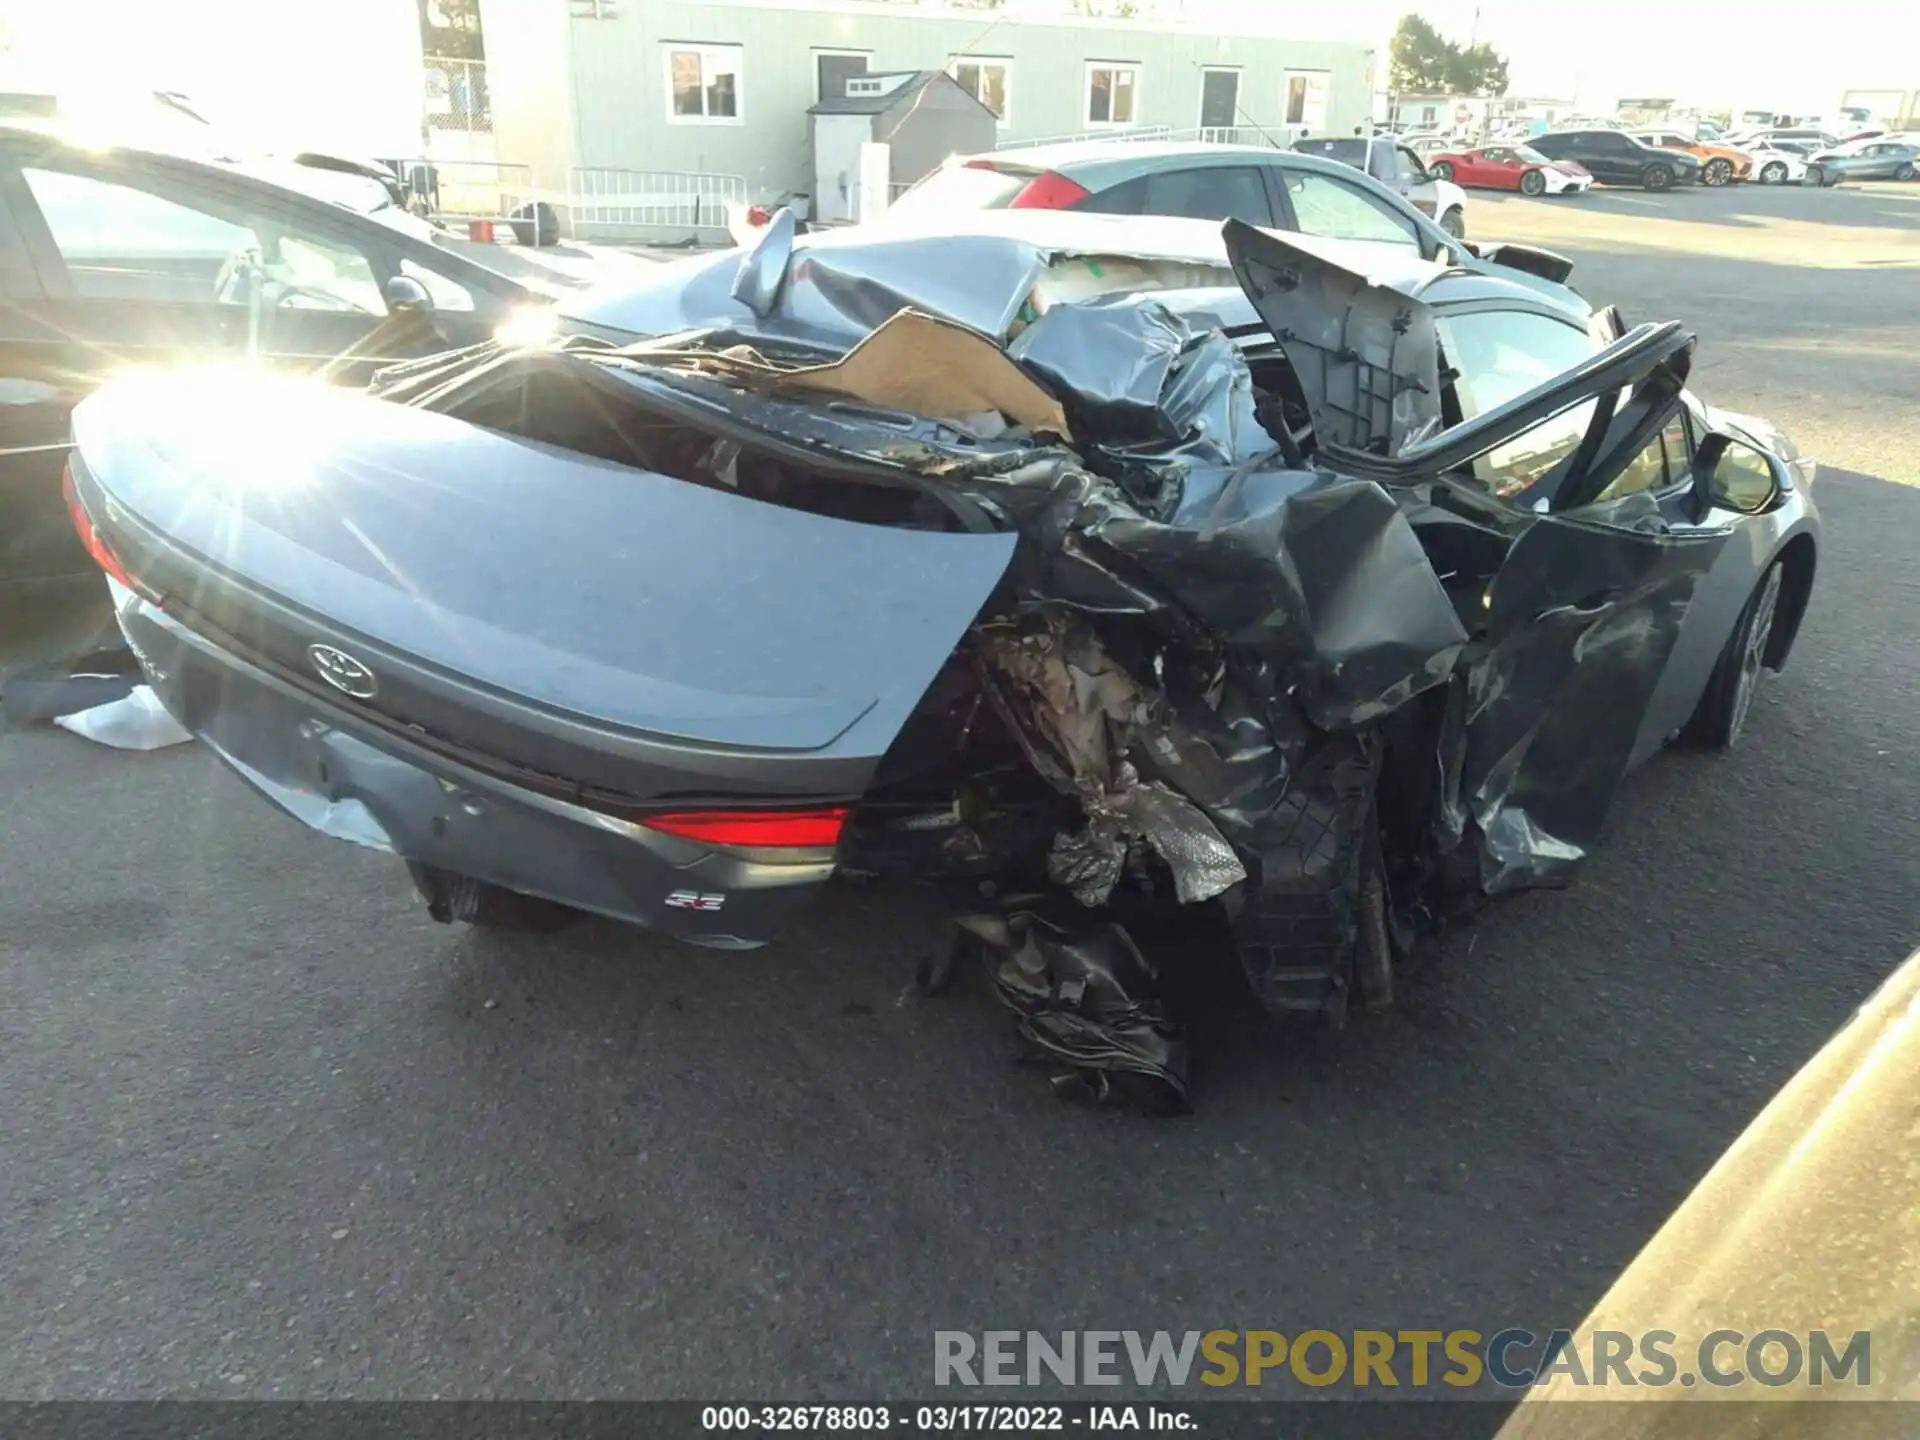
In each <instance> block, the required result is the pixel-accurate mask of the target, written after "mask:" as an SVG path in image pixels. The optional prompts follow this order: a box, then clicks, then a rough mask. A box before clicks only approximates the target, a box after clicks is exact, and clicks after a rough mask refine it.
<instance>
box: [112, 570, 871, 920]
mask: <svg viewBox="0 0 1920 1440" xmlns="http://www.w3.org/2000/svg"><path fill="white" fill-rule="evenodd" d="M119 614H120V623H121V627H122V629H123V631H124V632H125V634H126V637H127V640H128V643H129V644H130V645H131V646H132V647H133V649H134V651H135V653H136V654H137V655H138V656H139V657H140V661H141V665H142V668H143V670H144V671H145V673H146V676H147V680H148V683H149V684H151V685H152V686H153V688H154V691H155V693H156V694H157V695H158V696H159V698H160V700H161V702H162V703H163V704H164V705H165V706H166V707H167V709H168V711H169V712H170V713H172V714H173V715H174V716H175V717H176V718H177V719H179V720H180V722H181V723H182V724H184V725H185V726H186V727H187V728H188V729H189V730H191V731H192V732H193V733H194V734H195V735H196V736H197V737H198V738H199V739H200V740H201V741H202V742H203V743H205V744H206V745H207V747H208V748H209V749H211V750H212V751H213V752H214V753H215V754H216V755H217V756H219V758H220V759H221V760H222V761H223V762H225V763H226V764H227V765H228V766H229V767H230V768H232V769H233V771H234V772H235V773H236V774H237V775H239V776H240V778H241V779H243V780H245V781H246V782H247V783H248V784H249V785H251V786H252V787H253V788H254V789H255V790H256V791H258V792H259V793H260V794H261V795H263V796H265V797H266V798H267V799H268V800H269V801H271V802H272V803H273V804H274V805H275V806H276V807H278V808H279V809H280V810H282V811H284V812H285V813H287V814H288V815H290V816H292V817H293V818H294V819H296V820H298V821H300V822H301V823H302V824H304V825H306V826H308V827H309V828H311V829H314V830H317V831H319V832H320V833H321V834H323V835H328V836H331V837H332V838H334V839H337V840H345V841H347V842H348V843H350V844H355V845H361V846H365V847H367V848H369V849H374V850H382V851H386V852H389V853H391V854H395V855H399V856H402V857H404V858H406V859H408V860H412V861H417V862H419V863H421V864H425V865H432V866H436V867H438V868H441V869H444V870H448V871H452V872H454V873H457V874H461V875H470V876H472V877H474V878H475V879H478V880H485V881H489V882H491V883H494V884H498V885H504V886H508V887H510V888H512V889H515V890H517V891H519V892H520V893H522V894H527V895H536V896H540V897H542V898H544V899H549V900H555V901H558V902H560V903H562V904H566V905H572V906H575V907H577V908H579V909H582V910H588V911H591V912H593V913H595V914H599V915H605V916H607V917H609V918H611V919H616V920H625V921H630V922H632V923H635V924H640V925H646V926H649V927H651V928H654V929H658V930H662V931H665V932H666V933H667V934H670V935H674V936H677V937H678V938H680V939H683V940H687V941H690V942H692V943H694V944H699V945H706V946H709V947H712V948H716V949H729V950H731V949H745V948H749V947H751V946H754V945H758V944H761V943H764V940H765V937H766V936H768V935H770V934H773V933H774V932H775V931H777V930H778V929H779V928H780V927H781V926H782V925H783V924H785V923H786V921H787V920H788V919H789V918H790V917H791V916H792V914H793V912H794V911H795V910H796V909H797V908H798V907H799V906H801V905H802V904H804V903H805V902H806V901H807V900H808V899H810V898H811V897H812V895H813V894H814V893H815V891H816V890H817V889H818V887H819V886H820V885H821V884H823V883H825V881H826V880H827V879H828V877H829V876H830V875H831V874H832V872H833V857H832V856H831V854H827V855H819V854H806V855H800V856H793V855H789V856H784V857H769V856H755V855H747V854H741V853H739V852H728V851H724V850H715V849H712V848H710V847H707V846H703V845H697V844H693V843H691V842H688V841H685V840H682V839H679V838H677V837H675V836H672V835H666V834H662V833H660V832H659V831H656V830H649V829H647V828H646V827H645V826H642V825H637V824H634V823H632V822H631V821H628V820H622V819H620V818H618V817H616V816H613V815H609V814H606V813H605V812H604V811H601V810H596V809H592V808H589V807H587V806H584V805H580V804H577V803H573V802H571V801H568V800H566V799H564V798H561V797H555V796H551V795H543V794H541V793H539V792H537V791H535V790H533V789H531V788H529V787H527V786H526V785H522V784H515V783H512V782H511V781H508V780H503V779H502V778H500V777H499V776H497V775H492V774H488V773H486V772H485V771H483V770H479V769H476V768H474V767H472V766H469V765H464V764H461V763H460V762H459V761H458V760H454V759H450V758H449V757H447V756H446V755H444V754H439V753H436V752H435V751H434V750H432V749H430V748H428V747H427V746H425V745H423V744H421V743H419V742H418V741H417V740H414V739H410V738H408V737H407V736H405V735H396V734H394V733H392V732H391V731H388V730H383V729H380V728H377V727H375V726H373V725H370V724H368V723H367V722H365V721H364V720H361V719H358V718H356V717H355V716H353V715H351V714H345V713H343V712H342V711H341V709H340V707H339V706H338V705H335V704H332V703H329V702H328V701H326V700H321V699H318V698H316V697H315V696H313V695H311V694H309V693H308V692H306V691H305V690H303V689H302V688H301V687H300V686H298V685H296V684H293V683H290V682H289V681H288V680H287V679H285V678H283V677H281V676H278V675H275V674H273V673H272V672H270V671H269V670H266V669H264V668H262V667H260V666H257V665H254V664H252V663H250V662H249V661H247V660H245V659H243V658H242V657H240V656H238V655H236V654H234V652H233V651H232V650H231V649H229V648H225V647H222V646H219V645H217V644H215V643H213V642H212V641H210V640H208V639H207V638H206V637H204V636H202V635H199V634H197V633H196V632H195V631H194V630H192V629H190V628H188V627H187V626H185V625H182V624H180V623H178V622H177V621H175V620H173V619H172V618H170V617H169V616H168V615H166V614H165V613H164V612H163V611H161V610H160V609H159V608H157V607H156V606H154V605H153V604H151V603H149V602H148V601H146V600H143V599H141V598H139V597H137V596H133V595H130V594H125V593H122V595H121V597H120V606H119ZM676 894H678V895H689V894H691V895H699V896H705V897H713V896H722V897H724V903H723V904H722V905H720V906H719V907H718V908H713V909H708V908H683V907H682V906H679V905H675V904H672V903H669V897H671V896H674V895H676Z"/></svg>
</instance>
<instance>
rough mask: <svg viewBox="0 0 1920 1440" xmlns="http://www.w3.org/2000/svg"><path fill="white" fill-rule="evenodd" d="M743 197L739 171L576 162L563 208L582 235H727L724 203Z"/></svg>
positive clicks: (603, 237) (713, 237) (743, 182)
mask: <svg viewBox="0 0 1920 1440" xmlns="http://www.w3.org/2000/svg"><path fill="white" fill-rule="evenodd" d="M746 202H747V182H746V178H745V177H744V176H740V175H716V174H712V173H708V172H705V171H690V170H623V169H618V168H615V167H612V166H604V165H589V166H578V167H576V168H574V169H572V170H570V171H568V172H567V211H568V215H569V217H570V220H571V225H572V233H573V235H574V236H575V238H577V239H581V240H685V239H696V240H725V239H726V238H728V231H727V208H728V206H730V205H732V206H742V205H745V204H746Z"/></svg>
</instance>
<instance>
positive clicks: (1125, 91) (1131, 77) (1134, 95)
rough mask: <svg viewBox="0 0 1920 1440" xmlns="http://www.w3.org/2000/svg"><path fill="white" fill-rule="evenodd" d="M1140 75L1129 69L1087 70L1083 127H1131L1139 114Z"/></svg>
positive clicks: (1098, 66)
mask: <svg viewBox="0 0 1920 1440" xmlns="http://www.w3.org/2000/svg"><path fill="white" fill-rule="evenodd" d="M1139 76H1140V71H1139V69H1138V67H1136V66H1133V65H1108V64H1093V65H1089V66H1087V124H1089V125H1093V126H1105V125H1132V124H1133V123H1135V121H1136V120H1137V119H1138V117H1139V113H1140V79H1139Z"/></svg>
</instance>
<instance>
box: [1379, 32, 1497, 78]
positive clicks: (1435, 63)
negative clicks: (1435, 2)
mask: <svg viewBox="0 0 1920 1440" xmlns="http://www.w3.org/2000/svg"><path fill="white" fill-rule="evenodd" d="M1389 54H1390V55H1391V57H1392V68H1391V71H1390V76H1391V79H1390V83H1391V84H1392V86H1393V88H1394V90H1396V91H1398V92H1399V93H1401V94H1412V95H1504V94H1506V93H1507V61H1506V57H1505V56H1503V55H1500V54H1499V53H1497V52H1496V51H1495V50H1494V48H1493V47H1492V46H1491V45H1488V44H1486V43H1485V42H1482V43H1481V44H1478V45H1468V46H1464V47H1463V46H1460V45H1456V44H1455V43H1454V42H1453V41H1451V40H1449V39H1447V37H1446V36H1444V35H1442V34H1441V33H1440V32H1439V31H1438V30H1436V29H1434V28H1433V26H1432V25H1430V24H1428V23H1427V22H1426V21H1425V20H1423V19H1422V18H1421V17H1420V16H1418V15H1402V16H1401V17H1400V24H1399V26H1398V27H1397V28H1396V29H1395V30H1394V32H1393V45H1392V47H1391V49H1390V51H1389Z"/></svg>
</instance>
